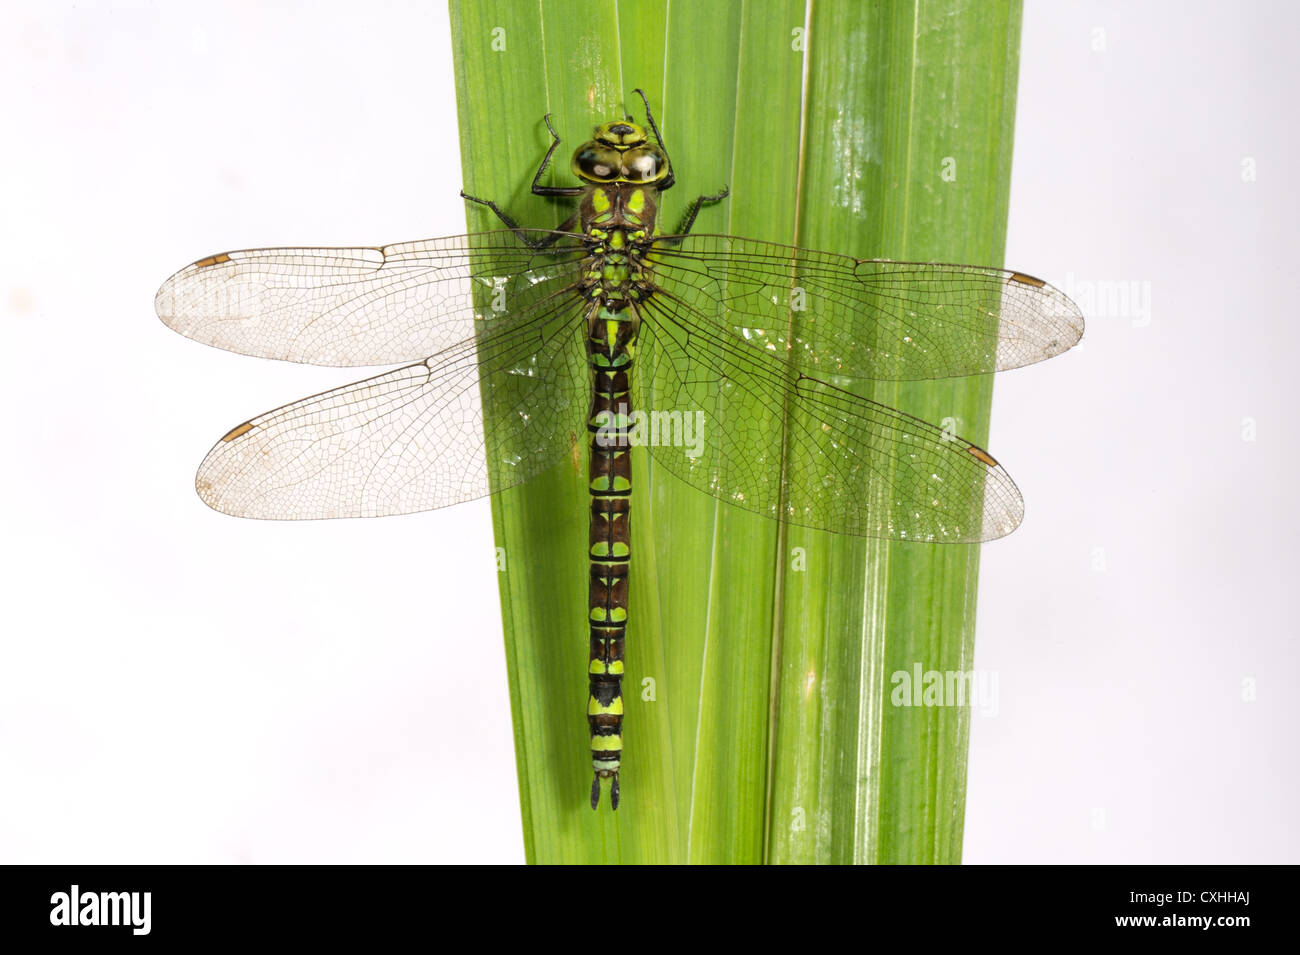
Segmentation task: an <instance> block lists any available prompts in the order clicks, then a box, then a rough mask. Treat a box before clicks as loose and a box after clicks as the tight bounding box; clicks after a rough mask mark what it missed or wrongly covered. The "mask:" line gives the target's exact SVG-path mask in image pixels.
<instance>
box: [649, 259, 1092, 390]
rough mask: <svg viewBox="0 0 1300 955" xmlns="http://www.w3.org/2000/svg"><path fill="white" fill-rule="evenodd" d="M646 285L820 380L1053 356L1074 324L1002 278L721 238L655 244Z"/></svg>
mask: <svg viewBox="0 0 1300 955" xmlns="http://www.w3.org/2000/svg"><path fill="white" fill-rule="evenodd" d="M651 258H652V262H653V267H654V270H655V277H656V281H657V282H658V283H659V284H660V285H662V286H663V287H664V288H665V289H666V290H668V291H669V292H671V293H672V294H674V295H675V296H677V297H678V298H679V299H682V300H684V301H688V302H690V303H691V304H692V305H693V306H694V307H695V308H696V309H697V310H699V311H700V312H703V313H706V314H709V313H717V320H718V321H719V322H721V323H722V324H724V325H725V326H727V327H728V328H729V329H730V330H731V331H733V332H734V333H735V334H736V335H737V336H739V338H740V339H742V340H744V341H746V342H748V343H749V344H750V345H752V346H754V347H755V348H759V349H762V350H765V351H768V352H770V353H772V354H774V355H778V356H782V357H783V358H785V359H786V360H788V361H789V362H791V364H792V365H793V367H794V368H796V369H797V370H798V371H801V372H803V373H805V374H808V375H812V376H814V377H818V378H820V379H822V380H833V379H835V378H844V379H873V380H893V381H909V380H918V379H925V378H950V377H957V376H962V375H975V374H983V373H986V372H993V371H1003V370H1005V369H1008V368H1019V367H1020V366H1022V365H1029V364H1033V363H1034V362H1038V361H1042V360H1043V359H1045V358H1050V357H1052V356H1053V355H1058V354H1060V353H1061V352H1063V351H1066V350H1067V349H1068V348H1070V347H1071V346H1073V345H1074V344H1075V343H1076V342H1077V341H1078V340H1079V338H1080V337H1081V336H1082V334H1083V316H1082V314H1081V313H1080V311H1079V309H1078V306H1076V305H1075V304H1074V303H1073V302H1072V301H1070V299H1069V298H1068V297H1067V296H1066V295H1064V294H1063V293H1062V292H1060V291H1059V290H1058V289H1055V288H1053V287H1052V286H1050V285H1048V284H1047V283H1046V282H1043V281H1041V280H1039V279H1036V278H1033V277H1032V276H1028V275H1024V274H1022V273H1019V272H1010V271H1006V270H1004V269H994V268H982V267H979V266H971V265H946V264H940V263H922V262H890V261H885V260H878V259H853V258H851V257H849V256H844V255H835V254H832V253H827V252H815V251H812V250H809V249H796V248H792V247H790V246H783V245H775V244H772V243H768V242H757V241H754V240H752V239H741V238H736V237H733V236H722V235H689V236H684V237H676V236H667V237H661V238H660V239H659V240H657V242H656V244H655V249H654V252H653V253H652V256H651Z"/></svg>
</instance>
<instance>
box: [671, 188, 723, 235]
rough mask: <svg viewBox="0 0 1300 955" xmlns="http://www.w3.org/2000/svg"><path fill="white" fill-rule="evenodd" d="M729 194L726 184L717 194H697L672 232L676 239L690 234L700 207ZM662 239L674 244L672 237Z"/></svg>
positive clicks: (719, 200)
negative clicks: (675, 229)
mask: <svg viewBox="0 0 1300 955" xmlns="http://www.w3.org/2000/svg"><path fill="white" fill-rule="evenodd" d="M729 195H731V190H730V189H728V188H727V187H726V186H723V187H722V191H721V192H719V193H718V194H717V195H714V196H697V197H696V199H695V201H694V202H692V203H691V207H690V208H689V209H687V210H686V215H684V216H682V221H681V222H680V223H679V224H678V226H677V231H676V232H675V233H674V234H673V235H674V236H675V237H676V239H677V241H680V240H681V237H682V236H684V235H689V234H690V231H691V227H692V226H694V225H695V217H696V216H698V215H699V214H700V210H701V209H703V208H704V207H705V206H707V205H712V204H713V203H715V202H721V201H722V200H723V199H725V198H727V196H729ZM664 241H665V242H666V243H668V244H669V245H674V244H675V242H674V239H673V238H666V239H665V240H664Z"/></svg>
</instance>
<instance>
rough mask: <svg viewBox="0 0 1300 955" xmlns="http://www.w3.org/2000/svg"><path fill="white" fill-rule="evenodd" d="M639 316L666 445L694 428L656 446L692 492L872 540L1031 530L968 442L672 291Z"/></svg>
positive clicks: (653, 404)
mask: <svg viewBox="0 0 1300 955" xmlns="http://www.w3.org/2000/svg"><path fill="white" fill-rule="evenodd" d="M641 310H642V316H643V319H644V321H643V325H642V332H641V342H640V344H639V358H638V362H637V368H636V372H637V375H638V377H637V378H636V381H637V385H635V386H634V387H637V388H638V394H637V400H638V402H639V403H640V407H641V408H642V409H644V410H646V411H648V412H649V413H650V414H651V415H654V414H659V415H661V416H662V415H664V414H665V413H666V414H667V415H668V418H665V419H661V420H662V421H663V423H662V424H661V425H660V427H659V429H658V433H659V436H660V439H662V437H663V435H664V434H665V429H666V428H667V427H668V425H669V423H670V422H672V423H676V422H678V421H679V422H680V426H679V427H680V428H681V430H682V431H683V432H685V431H687V430H689V431H690V432H691V433H690V437H691V438H692V439H693V440H690V441H686V440H684V441H682V442H680V443H676V442H665V441H663V440H658V441H655V442H653V443H652V446H651V453H652V454H653V456H654V459H655V461H656V462H657V463H658V464H659V465H660V466H662V467H664V468H666V469H667V470H668V471H670V472H671V473H673V474H675V475H676V476H677V477H679V478H681V479H682V480H683V481H685V482H686V483H688V484H690V485H692V486H694V487H696V488H698V489H700V490H702V491H704V492H706V493H708V494H711V495H713V496H714V497H716V498H718V499H719V500H722V501H726V502H727V503H730V504H733V505H736V506H738V507H742V508H744V509H746V510H749V511H753V512H755V513H759V514H763V515H765V516H767V517H771V518H781V519H784V520H786V521H788V522H789V523H791V524H795V525H800V526H807V527H816V528H821V529H823V530H828V531H834V532H838V533H845V534H854V535H858V536H863V537H877V538H884V539H889V540H912V541H942V542H950V543H961V542H974V541H984V540H992V539H994V538H997V537H1002V536H1004V535H1005V534H1009V533H1010V532H1011V531H1013V530H1014V529H1015V528H1016V526H1017V525H1018V524H1019V523H1020V521H1021V519H1022V517H1023V514H1024V504H1023V500H1022V499H1021V496H1020V492H1019V491H1018V490H1017V488H1016V486H1015V484H1014V483H1013V482H1012V480H1011V478H1010V476H1009V475H1008V474H1007V473H1006V471H1005V470H1003V469H1002V467H1001V466H999V465H998V464H997V462H996V461H994V460H993V459H992V458H991V457H990V456H989V455H988V454H987V453H985V452H984V451H982V450H981V449H979V448H977V447H976V446H974V445H972V444H970V442H967V441H964V440H962V439H960V438H955V437H953V436H951V435H947V434H945V433H944V432H943V431H941V430H940V429H939V428H936V427H935V426H933V425H930V424H927V423H926V422H924V421H921V420H919V419H917V418H913V417H911V416H910V415H906V414H903V413H901V412H899V411H895V410H894V409H892V408H889V407H886V406H885V405H881V404H877V403H876V402H873V401H870V400H867V399H865V398H862V397H860V396H857V395H854V394H852V393H850V392H847V391H843V390H841V389H838V388H835V387H833V386H831V385H829V384H827V383H825V382H821V381H817V380H814V379H810V378H807V377H803V376H800V375H799V374H797V373H792V372H791V371H790V370H789V368H788V366H785V365H783V364H782V362H781V361H780V360H779V359H778V358H777V357H776V356H774V355H770V354H766V353H764V352H763V351H761V350H758V349H753V348H750V347H748V346H747V345H746V344H745V343H744V342H742V341H740V340H739V339H733V336H731V333H730V332H729V331H727V330H725V329H720V328H718V327H716V325H714V326H712V327H711V325H710V320H708V319H706V318H705V317H704V316H702V315H700V314H699V313H698V312H696V311H694V310H693V309H691V308H690V306H689V305H688V304H686V303H683V302H681V301H674V300H673V299H671V298H670V297H667V296H664V295H662V293H660V294H656V295H655V296H654V297H652V298H651V299H650V300H649V301H647V302H646V303H644V304H643V305H642V306H641ZM634 407H635V406H634ZM700 415H702V418H701V417H699V416H700ZM690 418H694V420H695V422H696V424H695V425H694V426H691V425H690V424H688V419H690Z"/></svg>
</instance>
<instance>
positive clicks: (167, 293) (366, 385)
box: [156, 90, 1083, 808]
mask: <svg viewBox="0 0 1300 955" xmlns="http://www.w3.org/2000/svg"><path fill="white" fill-rule="evenodd" d="M637 93H638V94H640V91H639V90H638V91H637ZM641 98H642V102H643V103H644V102H645V97H644V94H641ZM645 105H646V110H645V112H646V123H645V125H644V126H643V125H641V124H638V123H636V122H633V121H632V118H631V117H627V118H624V119H620V120H614V121H612V122H608V123H604V124H602V125H601V126H598V127H596V130H595V133H594V135H593V138H592V139H591V140H590V141H588V142H585V143H583V144H582V145H581V146H579V147H578V149H577V150H576V151H575V153H574V155H573V159H572V163H571V170H572V172H573V174H574V176H575V177H576V178H577V179H578V181H579V183H580V184H579V185H575V186H569V187H555V186H545V185H542V182H541V181H542V177H543V174H544V172H545V171H546V169H547V167H548V165H549V164H550V162H551V159H552V158H553V157H554V155H555V152H556V149H557V148H558V147H559V145H560V138H559V136H558V135H557V134H556V133H555V131H554V129H552V128H551V125H550V120H549V117H548V118H547V120H546V126H547V129H548V130H549V131H550V134H551V145H550V148H549V149H548V151H547V153H546V156H545V158H544V159H543V160H542V163H541V166H540V167H539V168H538V170H537V174H536V176H535V177H534V179H533V185H532V191H533V193H535V194H537V195H540V196H552V197H565V198H571V199H574V200H576V201H577V210H576V211H575V212H574V214H573V216H572V218H570V219H569V220H568V221H567V222H566V223H564V224H563V225H562V226H561V227H560V228H559V229H556V230H545V229H530V228H524V227H521V226H520V225H518V224H517V223H516V222H515V221H514V220H512V219H511V218H510V216H509V215H507V214H506V213H505V212H503V211H502V210H501V209H500V208H499V207H498V206H497V205H496V204H495V203H493V202H491V201H490V200H487V199H482V198H477V197H473V196H465V198H466V199H468V200H470V201H472V202H477V203H481V204H483V205H486V206H487V207H488V208H490V209H491V210H492V211H493V212H494V213H495V214H496V215H497V216H498V217H499V218H500V219H501V221H502V223H503V224H504V225H505V227H506V228H505V229H503V230H500V231H497V232H490V233H481V234H475V235H465V236H456V237H452V238H443V239H430V240H425V241H418V242H405V243H400V244H397V245H389V246H383V247H359V248H346V249H343V248H339V249H325V248H318V249H313V248H298V249H295V248H282V249H259V250H248V251H239V252H224V253H221V254H218V255H211V256H208V257H207V258H204V259H201V260H199V261H197V262H195V263H193V264H192V265H189V266H187V267H186V268H184V269H182V270H181V271H179V272H177V273H176V274H175V275H173V276H172V277H171V278H169V279H168V280H167V281H166V282H165V283H164V284H163V286H162V288H161V289H160V290H159V292H158V295H157V299H156V305H157V310H158V314H159V316H160V317H161V318H162V320H163V321H164V322H166V323H167V324H168V325H169V326H171V327H172V328H173V329H175V330H176V331H178V332H180V333H181V334H183V335H187V336H188V337H190V338H193V339H196V340H197V341H201V342H204V343H206V344H209V345H215V346H217V347H219V348H224V349H227V350H229V351H235V352H240V353H242V354H245V355H256V356H260V357H264V358H278V359H283V360H286V361H297V362H308V363H311V364H318V365H335V366H350V365H382V364H397V363H403V362H405V363H408V364H405V365H403V367H400V368H398V369H396V370H394V371H389V372H387V373H385V374H381V375H378V376H376V377H373V378H368V379H366V380H364V381H360V382H357V383H355V384H351V385H347V386H344V387H342V388H336V389H334V390H332V391H327V392H324V393H322V394H319V395H315V396H312V397H310V398H305V399H303V400H301V401H296V402H293V403H292V404H288V405H285V406H284V407H281V408H277V409H275V410H274V411H270V412H267V413H266V414H263V415H260V416H259V417H256V418H253V419H252V420H250V421H246V422H244V423H242V424H240V425H238V426H237V427H235V428H233V429H232V430H231V431H229V432H228V433H227V434H226V435H225V436H224V437H222V438H221V440H220V441H218V442H217V444H216V446H215V447H213V449H212V450H211V451H210V452H209V453H208V455H207V457H206V458H205V459H204V460H203V463H202V464H201V465H200V467H199V471H198V475H197V478H196V487H197V489H198V493H199V495H200V497H202V499H203V500H204V501H205V502H206V503H207V504H209V505H210V506H212V507H213V508H215V509H217V510H219V511H223V512H225V513H227V514H233V515H237V516H240V517H255V518H269V519H277V520H284V519H312V518H331V517H377V516H381V515H387V514H406V513H410V512H414V511H424V510H430V509H434V508H439V507H445V506H447V505H449V504H456V503H459V502H461V501H468V500H472V499H474V498H478V497H482V496H484V495H487V494H490V493H495V492H498V491H501V490H503V489H505V488H508V487H512V486H514V485H517V484H519V483H521V482H524V481H527V480H529V479H530V478H532V477H533V476H535V475H537V474H539V473H541V472H543V471H544V470H546V469H548V468H551V467H554V466H556V465H558V464H560V463H562V462H565V461H568V460H570V456H571V454H572V453H573V448H574V444H573V442H574V436H575V435H579V434H586V435H587V440H586V441H585V442H584V444H585V445H586V447H587V448H588V459H589V478H590V498H591V508H590V518H589V520H590V528H591V531H590V546H589V553H588V556H589V560H590V564H591V582H590V590H589V593H590V602H589V612H588V620H587V624H586V626H587V628H588V631H589V644H590V653H589V660H588V676H589V697H588V706H587V718H588V723H589V728H590V734H591V757H592V764H593V769H594V778H593V781H592V788H591V804H592V808H595V807H596V805H597V804H598V801H599V797H600V793H601V790H602V788H603V787H604V786H605V785H606V784H607V786H608V789H609V795H610V803H611V805H612V806H613V807H614V808H617V807H618V801H619V771H620V761H621V753H622V749H623V740H622V725H623V695H622V678H623V659H624V638H625V635H626V631H627V625H628V574H629V559H630V555H631V551H630V539H631V538H630V523H629V522H630V514H631V508H630V502H631V494H632V479H631V476H632V470H631V457H630V455H631V453H632V448H633V447H634V446H636V445H637V444H645V445H648V447H649V452H650V454H651V455H652V459H653V460H654V461H655V463H656V465H657V466H658V467H660V468H662V469H664V470H666V471H668V472H669V473H671V474H673V475H675V476H676V477H678V478H680V479H681V480H682V481H684V482H686V483H687V484H689V485H691V486H693V487H696V488H698V489H699V490H701V491H703V492H704V493H706V494H710V495H713V496H714V497H716V498H718V499H720V500H722V501H725V502H727V503H729V504H732V505H734V506H737V507H740V508H744V509H746V510H749V511H753V512H755V513H758V514H762V515H765V516H767V517H770V518H774V519H777V520H782V521H786V522H789V523H791V524H795V525H804V526H809V527H816V528H824V529H826V530H830V531H835V532H841V533H846V534H855V535H862V536H866V537H877V538H887V539H892V540H899V541H930V542H974V541H985V540H991V539H993V538H996V537H1001V536H1003V535H1005V534H1008V533H1010V532H1011V531H1012V530H1014V529H1015V527H1016V526H1017V524H1019V522H1020V520H1021V517H1022V514H1023V502H1022V500H1021V497H1020V493H1019V491H1018V490H1017V489H1016V486H1015V485H1014V484H1013V483H1012V481H1011V478H1010V477H1009V476H1008V475H1007V473H1006V471H1005V470H1003V469H1002V467H1001V466H1000V465H998V463H997V461H995V460H994V459H993V457H992V456H990V455H989V454H988V453H987V452H986V451H984V450H983V449H982V448H979V447H977V446H975V445H974V444H971V443H970V442H968V441H965V440H963V439H961V438H958V437H956V436H955V435H954V434H952V433H950V432H948V431H945V430H943V429H941V428H938V427H936V426H934V425H931V424H928V423H926V422H924V421H921V420H918V419H916V418H913V417H911V416H909V415H906V414H903V413H901V412H899V411H896V410H894V409H893V408H889V407H886V406H885V405H882V404H878V403H876V402H873V401H871V400H868V399H866V398H864V397H862V396H861V395H860V394H859V393H857V392H858V390H860V389H859V388H856V386H857V385H860V384H861V383H862V382H864V381H878V380H915V379H927V378H946V377H954V376H963V375H978V374H985V373H988V372H995V371H1002V370H1004V369H1008V368H1018V367H1020V366H1022V365H1028V364H1032V363H1033V362H1037V361H1042V360H1043V359H1045V358H1050V357H1051V356H1053V355H1057V354H1060V353H1061V352H1063V351H1065V350H1067V349H1068V348H1070V347H1071V346H1072V345H1074V344H1075V343H1076V342H1077V341H1078V340H1079V338H1080V337H1081V335H1082V334H1083V318H1082V315H1081V314H1080V312H1079V310H1078V308H1077V307H1076V306H1075V305H1074V303H1072V302H1071V301H1070V300H1069V299H1068V298H1067V297H1066V296H1065V295H1063V294H1062V293H1061V292H1059V291H1058V290H1056V289H1054V288H1052V287H1051V286H1050V285H1048V284H1046V283H1045V282H1043V281H1041V280H1039V279H1036V278H1033V277H1031V276H1028V275H1025V274H1023V273H1020V272H1013V271H1006V270H1003V269H996V268H981V267H976V266H968V265H943V264H935V263H912V262H893V261H886V260H862V259H855V258H851V257H849V256H845V255H837V254H832V253H826V252H815V251H810V250H807V249H797V248H792V247H789V246H782V245H775V244H772V243H768V242H760V241H756V240H753V239H742V238H737V237H734V236H729V235H699V234H694V233H692V232H691V227H692V225H693V224H694V222H695V218H696V215H697V214H698V213H699V211H700V209H701V208H702V207H704V206H706V205H708V204H710V203H713V202H718V201H720V200H722V199H723V198H725V197H726V194H727V192H726V190H725V189H723V190H721V191H720V192H719V193H718V194H716V195H706V196H700V197H699V198H697V199H696V200H695V201H694V202H693V203H691V204H690V206H689V207H688V211H687V213H686V215H685V217H684V219H683V221H682V222H681V224H680V226H679V227H678V228H677V229H676V230H675V231H674V232H672V233H669V234H660V233H659V232H658V231H657V226H658V223H657V213H658V203H659V197H660V194H661V193H662V192H663V191H665V190H667V189H669V188H671V187H672V186H673V184H674V171H673V167H672V164H671V162H670V160H669V158H668V151H667V149H666V147H665V146H664V143H663V137H662V136H661V135H660V133H659V129H658V127H657V125H656V123H655V121H654V117H653V116H652V115H651V113H650V109H649V104H648V103H646V104H645ZM652 137H653V138H652ZM485 408H489V409H491V413H486V414H485V411H484V409H485ZM647 422H649V423H650V424H655V423H658V424H659V425H660V427H659V429H658V431H659V432H660V433H659V434H658V435H657V437H658V438H659V440H647V431H650V432H651V433H652V434H651V436H652V437H654V434H653V432H654V431H655V429H654V428H652V427H651V428H648V427H647ZM665 430H666V432H667V433H668V436H669V439H668V440H663V437H664V435H663V433H662V432H664V431H665Z"/></svg>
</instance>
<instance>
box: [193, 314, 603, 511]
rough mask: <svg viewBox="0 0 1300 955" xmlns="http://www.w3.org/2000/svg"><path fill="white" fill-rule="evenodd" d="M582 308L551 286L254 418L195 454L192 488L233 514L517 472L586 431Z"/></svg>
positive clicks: (509, 477) (456, 497)
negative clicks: (486, 326) (520, 311)
mask: <svg viewBox="0 0 1300 955" xmlns="http://www.w3.org/2000/svg"><path fill="white" fill-rule="evenodd" d="M578 314H580V305H579V303H577V302H575V300H574V299H573V297H572V296H571V295H563V296H555V297H553V299H552V301H550V302H548V303H544V304H542V305H539V306H536V307H535V308H534V309H533V310H532V312H531V314H530V316H529V319H528V321H527V322H526V323H521V324H520V325H514V326H511V327H510V328H509V329H507V330H504V331H502V332H500V333H497V334H495V335H492V334H489V335H484V336H480V338H478V339H477V340H476V339H470V340H467V341H465V342H461V343H459V344H457V345H454V346H452V347H451V348H448V349H444V350H443V351H441V352H439V353H438V354H436V355H434V356H433V357H432V358H429V359H428V360H426V361H423V362H419V363H417V364H413V365H408V366H407V367H405V368H398V369H396V370H394V371H390V372H387V373H386V374H382V375H378V376H376V377H374V378H369V379H366V380H365V381H360V382H357V383H355V384H351V385H347V386H345V387H342V388H336V389H334V390H333V391H327V392H324V393H323V394H319V395H315V396H314V397H311V398H305V399H303V400H302V401H296V402H294V403H293V404H289V405H285V406H284V407H282V408H277V409H276V410H274V411H271V412H268V413H266V414H264V415H260V416H258V417H256V418H253V419H252V420H251V421H247V422H245V423H244V424H241V425H239V426H238V427H236V428H234V429H232V430H231V431H230V432H229V433H228V434H227V435H226V436H225V437H223V438H222V439H221V440H220V441H218V442H217V444H216V446H215V447H213V449H212V450H211V451H210V452H209V453H208V456H207V457H206V458H205V459H204V460H203V463H202V465H200V467H199V472H198V476H197V477H196V479H195V486H196V488H197V490H198V492H199V496H200V497H202V498H203V500H204V501H205V502H206V503H207V504H208V505H210V506H211V507H213V508H215V509H216V510H219V511H223V512H224V513H227V514H233V515H235V516H238V517H255V518H266V519H273V520H289V519H316V518H331V517H379V516H382V515H387V514H406V513H411V512H413V511H424V510H430V509H433V508H438V507H445V506H447V505H449V504H456V503H459V502H461V501H468V500H472V499H474V498H478V497H482V496H484V495H487V494H489V493H494V492H496V491H500V490H503V489H505V488H507V487H511V486H513V485H515V484H519V483H521V482H523V481H526V480H528V479H529V478H530V477H532V476H533V475H535V474H538V473H540V472H542V471H544V470H546V469H547V468H549V467H552V466H553V465H555V464H556V463H558V462H559V461H561V460H566V459H568V458H569V455H570V452H571V448H572V442H573V440H574V438H573V436H574V435H577V434H582V433H584V432H585V428H586V424H585V419H586V412H587V401H588V397H587V384H586V364H585V354H584V351H583V337H582V332H583V328H582V325H581V323H580V322H575V321H574V319H575V317H576V316H577V315H578ZM525 326H527V327H525ZM485 403H487V404H488V405H489V406H490V407H491V408H492V409H494V413H493V415H492V416H491V417H490V419H489V420H490V426H489V427H488V428H487V430H486V432H485V428H484V415H483V407H484V404H485ZM489 465H493V467H492V468H491V472H490V471H489ZM489 473H491V474H492V480H491V481H489Z"/></svg>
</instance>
